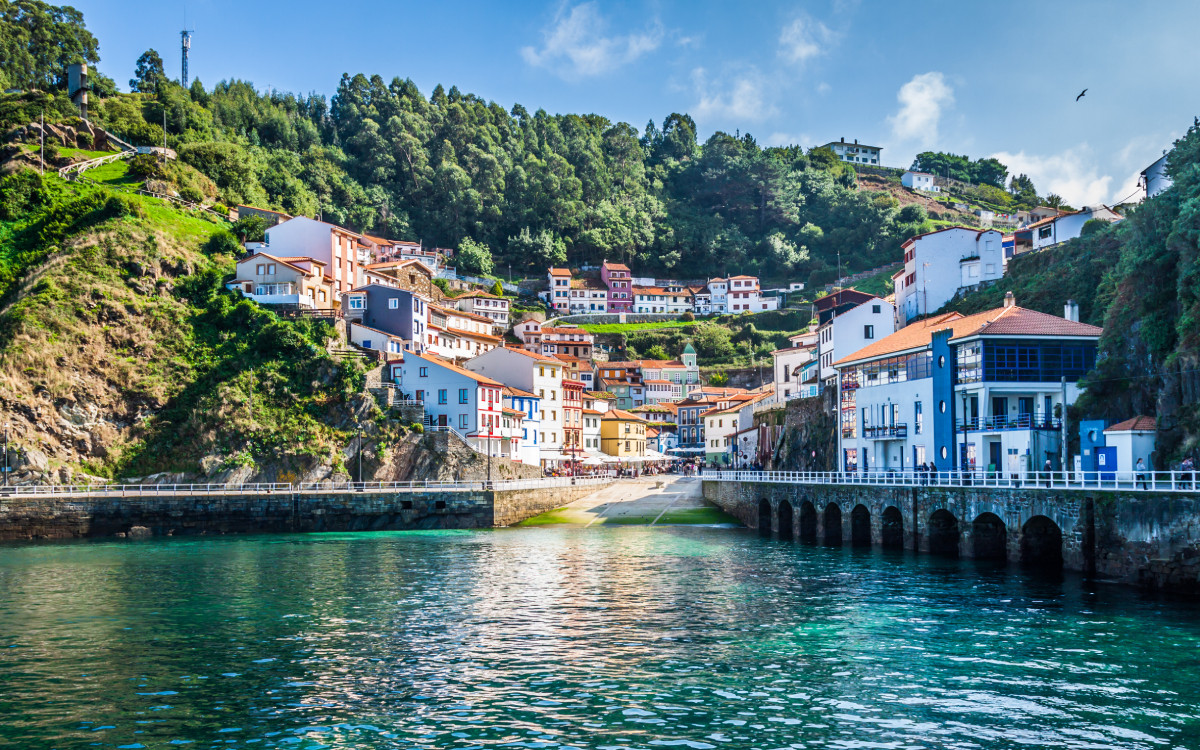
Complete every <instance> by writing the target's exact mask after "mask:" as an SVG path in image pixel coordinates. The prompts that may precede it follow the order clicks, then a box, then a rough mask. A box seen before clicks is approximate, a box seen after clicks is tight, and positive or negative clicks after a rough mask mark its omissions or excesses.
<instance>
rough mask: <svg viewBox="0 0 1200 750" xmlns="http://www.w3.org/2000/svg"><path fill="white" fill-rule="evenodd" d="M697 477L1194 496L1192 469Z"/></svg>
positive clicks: (1198, 485) (706, 475) (1198, 488)
mask: <svg viewBox="0 0 1200 750" xmlns="http://www.w3.org/2000/svg"><path fill="white" fill-rule="evenodd" d="M701 478H703V479H705V480H707V481H715V482H771V483H778V484H812V485H824V484H853V485H875V486H882V487H1002V488H1013V489H1015V488H1026V489H1038V488H1041V489H1059V490H1114V491H1121V492H1200V472H1196V471H1144V472H1136V471H1125V472H1097V471H1078V472H1075V471H1066V472H1064V471H1034V472H1026V473H1022V474H1006V473H1003V472H987V471H935V472H928V471H913V470H911V469H905V470H903V471H899V470H897V471H869V472H839V471H713V470H705V471H703V472H701Z"/></svg>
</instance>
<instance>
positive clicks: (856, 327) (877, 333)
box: [817, 297, 896, 383]
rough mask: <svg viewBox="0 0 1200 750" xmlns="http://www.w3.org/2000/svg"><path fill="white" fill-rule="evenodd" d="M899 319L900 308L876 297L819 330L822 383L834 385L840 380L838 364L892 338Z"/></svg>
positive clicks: (818, 352) (818, 350)
mask: <svg viewBox="0 0 1200 750" xmlns="http://www.w3.org/2000/svg"><path fill="white" fill-rule="evenodd" d="M895 318H896V308H895V306H894V305H892V303H891V302H888V301H887V300H885V299H881V298H879V297H873V298H871V299H869V300H867V301H866V302H863V303H862V304H860V305H858V306H857V307H854V308H852V309H850V310H847V311H846V312H844V313H842V314H841V315H838V316H837V317H835V318H832V319H831V320H830V321H829V322H827V323H825V324H823V325H822V326H821V327H820V328H818V329H817V356H818V357H819V358H820V362H821V371H820V372H821V382H823V383H832V382H833V381H834V379H835V378H836V377H837V370H835V369H834V366H833V363H834V362H836V361H838V360H839V359H841V358H842V357H845V356H848V355H850V354H853V353H854V352H856V351H858V350H859V349H862V348H863V347H864V346H867V345H868V344H870V343H871V342H873V341H877V340H879V339H882V338H883V337H885V336H889V335H891V334H892V332H893V331H895V330H896V319H895Z"/></svg>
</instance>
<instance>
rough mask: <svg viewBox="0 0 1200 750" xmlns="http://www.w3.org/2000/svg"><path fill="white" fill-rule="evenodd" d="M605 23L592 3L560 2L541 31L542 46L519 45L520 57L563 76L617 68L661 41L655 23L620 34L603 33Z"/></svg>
mask: <svg viewBox="0 0 1200 750" xmlns="http://www.w3.org/2000/svg"><path fill="white" fill-rule="evenodd" d="M607 26H608V24H607V22H606V21H605V20H604V18H602V17H601V16H600V13H599V12H598V11H597V10H596V5H595V3H592V2H586V3H581V4H579V5H576V6H574V7H572V8H568V7H567V6H566V5H563V6H562V7H560V8H559V10H558V13H556V14H555V16H554V22H553V23H551V24H550V26H549V27H548V28H546V29H545V31H543V36H544V44H543V45H542V48H541V49H536V48H534V47H523V48H521V57H523V58H525V62H527V63H529V64H530V65H533V66H534V67H543V68H547V69H549V70H553V71H555V72H557V73H559V74H560V75H562V76H563V77H564V78H580V77H584V76H595V75H600V74H601V73H606V72H608V71H610V70H614V69H616V68H619V67H620V66H622V65H626V64H628V63H631V62H633V61H634V60H636V59H638V58H639V57H641V56H642V55H644V54H646V53H648V52H653V51H654V50H656V49H658V47H659V45H660V44H662V39H663V31H662V27H661V26H660V25H658V24H657V23H655V24H654V25H653V26H652V27H651V28H649V29H648V30H646V31H644V32H641V33H633V34H626V35H624V36H604V32H605V30H606V29H607Z"/></svg>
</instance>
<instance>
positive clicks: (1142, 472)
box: [1134, 458, 1148, 490]
mask: <svg viewBox="0 0 1200 750" xmlns="http://www.w3.org/2000/svg"><path fill="white" fill-rule="evenodd" d="M1134 470H1135V471H1136V472H1137V484H1140V485H1142V489H1143V490H1144V489H1148V488H1147V487H1146V462H1145V461H1144V460H1142V459H1140V458H1139V459H1138V460H1137V466H1135V467H1134Z"/></svg>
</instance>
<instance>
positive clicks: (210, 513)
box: [0, 485, 598, 540]
mask: <svg viewBox="0 0 1200 750" xmlns="http://www.w3.org/2000/svg"><path fill="white" fill-rule="evenodd" d="M596 489H598V486H596V485H589V486H580V487H553V488H545V489H528V490H500V491H494V492H493V491H482V490H480V491H472V492H451V491H437V490H430V491H428V492H361V493H354V494H346V493H320V492H316V493H286V492H285V493H272V494H237V493H231V494H227V495H196V496H162V497H140V498H139V497H126V498H120V497H95V498H72V499H62V498H54V497H47V496H19V497H15V496H14V497H0V540H12V539H63V538H74V537H93V536H114V535H117V536H120V535H130V534H133V535H143V534H144V535H151V534H152V535H187V534H230V533H267V532H307V531H377V530H384V529H476V528H490V527H492V526H509V525H512V524H514V523H518V522H520V521H523V520H525V519H526V518H530V517H532V516H535V515H537V514H538V513H542V512H544V511H547V510H551V509H553V508H557V507H560V506H562V505H565V504H567V503H569V502H571V501H573V500H576V499H578V498H581V497H583V496H584V495H587V494H588V493H590V492H594V491H595V490H596Z"/></svg>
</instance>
